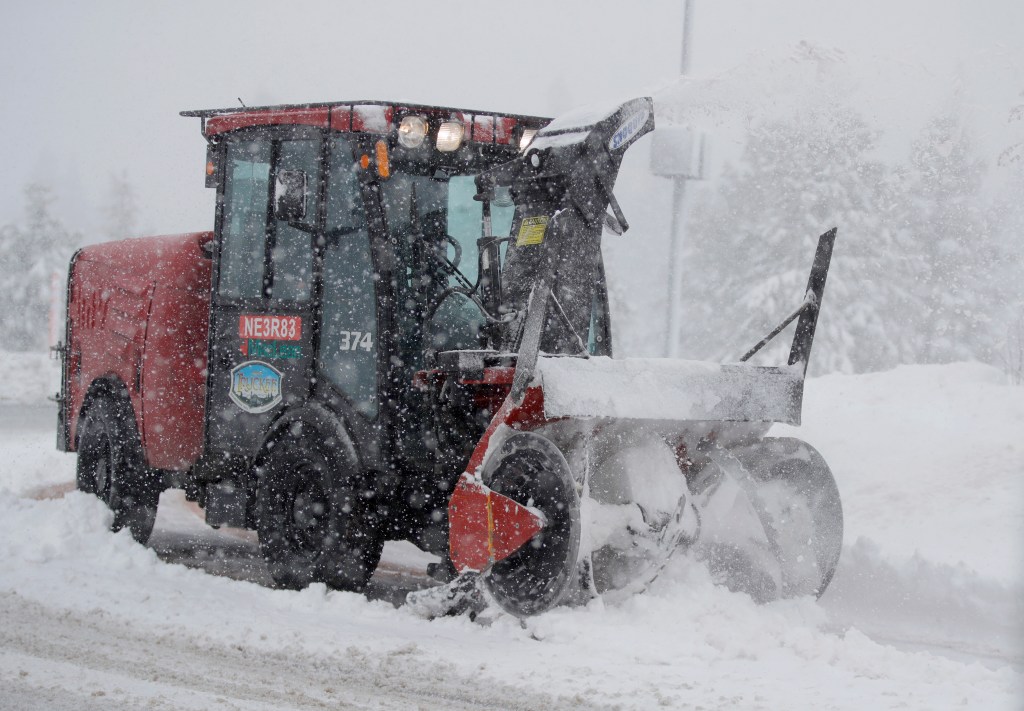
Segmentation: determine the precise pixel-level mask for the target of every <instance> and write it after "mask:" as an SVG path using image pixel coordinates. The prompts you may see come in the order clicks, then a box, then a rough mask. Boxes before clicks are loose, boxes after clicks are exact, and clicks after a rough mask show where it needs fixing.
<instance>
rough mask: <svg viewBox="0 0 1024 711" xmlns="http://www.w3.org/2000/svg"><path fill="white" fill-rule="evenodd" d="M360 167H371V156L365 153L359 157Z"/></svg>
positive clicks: (364, 168)
mask: <svg viewBox="0 0 1024 711" xmlns="http://www.w3.org/2000/svg"><path fill="white" fill-rule="evenodd" d="M359 167H360V168H362V169H363V170H366V169H367V168H369V167H370V156H368V155H366V154H365V153H364V154H363V155H361V156H360V157H359Z"/></svg>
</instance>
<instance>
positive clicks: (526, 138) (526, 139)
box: [519, 128, 537, 153]
mask: <svg viewBox="0 0 1024 711" xmlns="http://www.w3.org/2000/svg"><path fill="white" fill-rule="evenodd" d="M536 135H537V129H535V128H528V129H526V130H524V131H523V135H522V136H520V137H519V152H520V153H522V152H523V151H525V150H526V148H527V146H529V145H530V144H531V143H533V138H534V136H536Z"/></svg>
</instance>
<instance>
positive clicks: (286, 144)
mask: <svg viewBox="0 0 1024 711" xmlns="http://www.w3.org/2000/svg"><path fill="white" fill-rule="evenodd" d="M320 145H321V144H320V141H318V140H308V139H307V140H298V141H282V142H281V143H280V147H279V149H278V156H277V169H276V172H277V174H280V173H281V172H282V171H301V172H302V173H304V174H305V175H306V184H305V185H306V215H305V217H304V218H303V219H302V220H301V224H289V223H288V222H286V221H284V220H274V248H273V249H272V250H271V264H272V265H273V270H274V277H273V284H272V286H271V295H272V297H273V299H274V300H275V301H308V300H309V298H310V293H311V289H312V286H313V246H312V242H311V239H312V238H311V231H312V229H313V228H314V227H315V226H316V224H317V184H318V180H317V177H318V171H317V165H318V162H319V161H318V159H319V157H320V156H319V153H320Z"/></svg>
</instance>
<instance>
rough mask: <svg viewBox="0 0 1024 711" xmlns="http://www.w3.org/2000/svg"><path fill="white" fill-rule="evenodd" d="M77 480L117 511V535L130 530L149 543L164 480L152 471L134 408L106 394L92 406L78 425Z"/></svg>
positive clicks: (113, 528)
mask: <svg viewBox="0 0 1024 711" xmlns="http://www.w3.org/2000/svg"><path fill="white" fill-rule="evenodd" d="M76 480H77V481H76V483H77V485H78V489H79V490H80V491H84V492H86V493H89V494H95V495H96V496H97V497H99V498H100V500H102V501H103V502H104V503H105V504H106V505H107V506H108V507H109V508H110V510H111V511H113V512H114V521H113V523H112V524H111V526H110V528H111V530H112V531H120V530H121V529H122V528H127V529H129V530H130V531H131V534H132V537H133V538H134V539H135V540H136V541H138V542H139V543H142V544H143V545H145V543H146V542H147V541H148V540H149V536H150V534H151V533H152V532H153V524H154V523H155V522H156V510H157V504H158V503H159V501H160V481H159V477H158V476H157V475H156V474H154V473H153V472H151V471H150V470H149V469H148V468H147V467H146V464H145V461H144V459H143V456H142V444H141V442H140V441H139V435H138V431H137V428H136V426H135V417H134V414H133V413H132V410H131V406H130V405H127V404H125V403H123V402H122V401H121V400H119V399H116V398H113V397H111V396H106V395H99V396H97V397H95V398H93V400H92V401H91V402H89V404H88V405H87V407H86V410H85V414H84V415H83V416H82V419H81V421H80V422H79V424H78V464H77V468H76Z"/></svg>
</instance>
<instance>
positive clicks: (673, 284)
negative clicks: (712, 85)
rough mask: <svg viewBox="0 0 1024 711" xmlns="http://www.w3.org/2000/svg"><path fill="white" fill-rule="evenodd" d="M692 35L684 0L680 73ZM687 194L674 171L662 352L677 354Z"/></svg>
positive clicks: (686, 65)
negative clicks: (666, 302) (665, 320)
mask: <svg viewBox="0 0 1024 711" xmlns="http://www.w3.org/2000/svg"><path fill="white" fill-rule="evenodd" d="M692 36H693V0H683V46H682V56H681V61H680V64H679V73H680V74H682V75H684V76H685V75H686V74H687V73H688V72H689V71H690V45H691V44H692V41H691V38H692ZM685 197H686V178H685V177H683V176H681V175H677V176H675V177H674V178H673V179H672V232H671V242H670V244H669V260H668V282H669V283H668V323H667V324H666V328H665V355H666V356H667V357H669V358H676V357H678V356H679V333H680V330H681V329H682V313H681V311H682V308H681V304H680V303H679V302H680V301H681V300H682V290H683V269H682V263H681V262H682V253H683V206H684V198H685Z"/></svg>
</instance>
